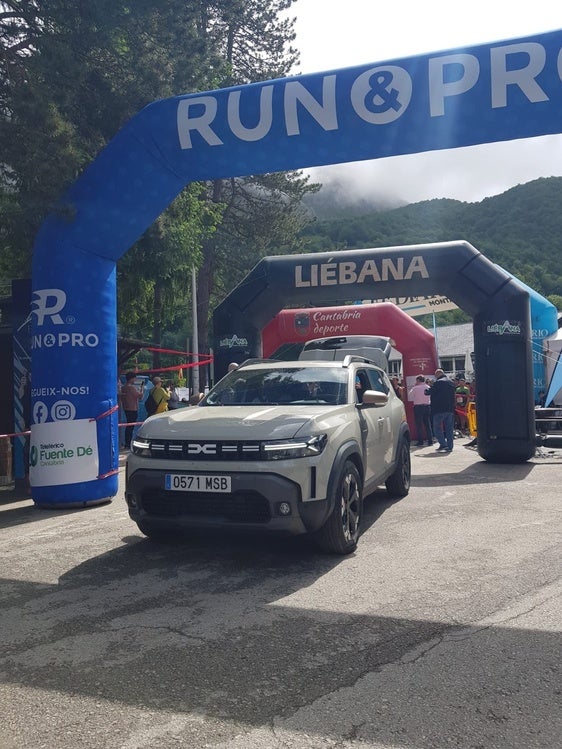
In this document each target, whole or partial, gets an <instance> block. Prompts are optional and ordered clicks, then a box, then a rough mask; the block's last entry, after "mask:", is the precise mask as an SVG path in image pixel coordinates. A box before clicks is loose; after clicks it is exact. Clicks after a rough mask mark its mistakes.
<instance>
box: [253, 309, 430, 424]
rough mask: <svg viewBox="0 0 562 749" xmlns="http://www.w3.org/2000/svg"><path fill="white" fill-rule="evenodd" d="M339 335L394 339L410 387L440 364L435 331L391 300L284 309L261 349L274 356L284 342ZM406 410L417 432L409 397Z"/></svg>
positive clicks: (269, 328)
mask: <svg viewBox="0 0 562 749" xmlns="http://www.w3.org/2000/svg"><path fill="white" fill-rule="evenodd" d="M339 335H381V336H388V337H389V338H392V340H393V341H394V347H395V348H396V349H397V350H398V351H400V353H401V354H402V374H403V377H404V382H405V383H406V386H407V389H408V390H409V389H410V387H412V385H413V384H414V382H415V379H416V375H419V374H423V375H433V373H434V372H435V370H436V368H437V367H438V358H437V349H436V347H435V338H434V336H433V334H432V333H431V332H430V331H429V330H426V329H425V328H424V327H423V326H422V325H420V324H419V323H418V322H416V321H415V320H414V319H413V318H411V317H409V316H408V315H407V314H406V313H405V312H403V311H402V310H401V309H400V308H399V307H396V306H395V305H394V304H391V303H390V302H381V303H380V304H353V305H345V306H342V307H308V308H304V309H286V310H281V312H278V313H277V315H275V317H274V318H273V319H272V320H270V322H268V323H267V325H266V326H265V327H264V328H263V330H262V351H263V355H264V356H271V354H273V353H274V352H275V351H277V349H278V348H279V347H280V346H282V345H283V344H287V343H304V341H309V340H311V339H312V338H324V337H326V336H339ZM406 413H407V416H408V423H409V425H410V429H412V433H414V409H413V406H412V403H411V402H410V401H408V400H406Z"/></svg>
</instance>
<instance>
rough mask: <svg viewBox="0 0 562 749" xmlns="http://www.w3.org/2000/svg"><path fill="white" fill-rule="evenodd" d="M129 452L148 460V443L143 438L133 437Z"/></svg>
mask: <svg viewBox="0 0 562 749" xmlns="http://www.w3.org/2000/svg"><path fill="white" fill-rule="evenodd" d="M131 452H133V453H134V454H135V455H142V456H144V457H145V458H150V456H151V452H150V442H149V440H147V439H144V437H134V438H133V440H132V442H131Z"/></svg>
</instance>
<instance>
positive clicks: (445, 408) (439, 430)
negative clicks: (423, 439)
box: [429, 369, 455, 453]
mask: <svg viewBox="0 0 562 749" xmlns="http://www.w3.org/2000/svg"><path fill="white" fill-rule="evenodd" d="M429 400H430V408H431V419H432V423H433V435H434V437H435V438H436V439H437V441H438V442H439V446H438V448H437V452H445V453H450V452H451V450H452V449H453V430H454V420H455V383H454V382H453V381H452V380H450V379H449V378H448V377H446V376H445V372H443V370H442V369H436V370H435V382H434V383H433V385H432V386H431V387H430V388H429Z"/></svg>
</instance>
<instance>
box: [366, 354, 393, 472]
mask: <svg viewBox="0 0 562 749" xmlns="http://www.w3.org/2000/svg"><path fill="white" fill-rule="evenodd" d="M366 375H367V377H368V380H369V389H370V390H376V391H377V392H379V393H387V395H388V397H389V401H388V403H387V404H386V406H380V407H376V408H374V409H372V410H373V411H374V414H373V417H374V418H376V424H377V430H378V432H377V450H378V463H377V465H379V467H380V471H381V472H382V471H383V470H384V469H385V468H386V467H387V466H389V465H390V464H391V462H392V459H393V457H394V443H395V441H396V429H397V427H396V418H395V415H394V414H393V412H394V407H393V406H394V400H396V398H395V396H394V393H393V392H392V387H391V385H390V382H389V381H388V378H387V377H386V376H385V374H384V372H383V371H382V370H381V369H376V368H375V367H369V368H367V369H366Z"/></svg>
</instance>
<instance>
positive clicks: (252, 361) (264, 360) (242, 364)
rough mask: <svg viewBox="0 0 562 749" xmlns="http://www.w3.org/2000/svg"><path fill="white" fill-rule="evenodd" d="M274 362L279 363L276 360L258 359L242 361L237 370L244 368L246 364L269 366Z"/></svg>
mask: <svg viewBox="0 0 562 749" xmlns="http://www.w3.org/2000/svg"><path fill="white" fill-rule="evenodd" d="M275 361H279V360H278V359H265V358H260V357H257V358H255V359H244V361H243V362H240V364H239V365H238V367H237V369H240V367H244V366H245V365H246V364H261V363H264V364H265V363H268V364H270V363H271V362H275Z"/></svg>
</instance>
